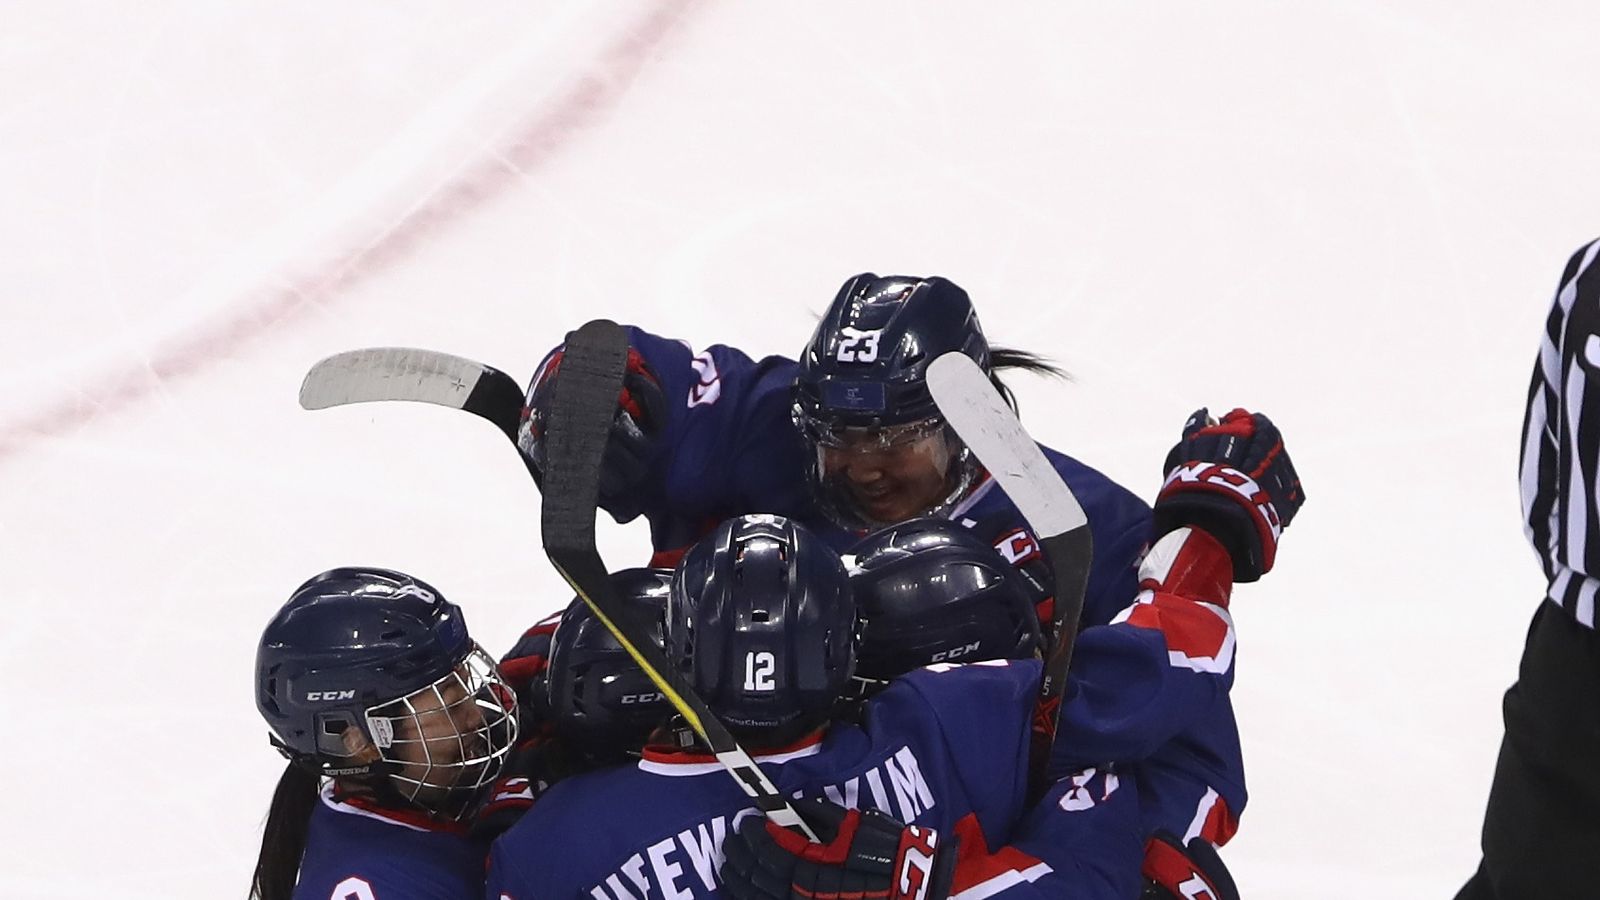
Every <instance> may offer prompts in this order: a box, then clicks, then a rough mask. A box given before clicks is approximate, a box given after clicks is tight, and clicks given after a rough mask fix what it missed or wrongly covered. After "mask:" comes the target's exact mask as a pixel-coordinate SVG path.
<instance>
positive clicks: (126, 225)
mask: <svg viewBox="0 0 1600 900" xmlns="http://www.w3.org/2000/svg"><path fill="white" fill-rule="evenodd" d="M1595 24H1596V14H1595V12H1594V8H1593V5H1592V4H1591V3H1586V2H1549V3H1542V4H1521V5H1518V6H1517V8H1515V10H1513V8H1512V7H1511V6H1509V5H1506V4H1493V3H1486V2H1446V0H1426V2H1424V0H1417V2H1407V3H1376V2H1351V3H1340V4H1321V5H1313V4H1279V3H1268V2H1258V3H1242V2H1218V3H1209V4H1198V5H1187V4H1185V5H1180V4H1175V3H1166V4H1103V3H1095V4H1090V3H1079V2H1073V3H1050V4H1046V3H1043V2H1036V3H1031V4H1021V3H1017V4H1010V5H1005V6H1002V5H1001V4H993V3H982V4H980V3H953V2H925V0H924V2H909V0H906V2H882V3H859V2H845V0H826V2H808V3H790V4H778V3H737V2H732V0H683V2H677V3H658V4H651V3H647V2H645V0H639V2H637V3H620V2H618V3H588V4H576V3H575V4H571V5H562V4H553V3H523V4H510V3H485V4H445V3H422V2H398V3H396V2H381V3H380V2H373V0H347V2H340V3H336V4H327V3H311V2H307V0H292V2H263V0H241V2H233V3H226V4H224V3H214V4H213V3H201V2H195V0H191V2H179V0H147V2H143V3H139V4H109V3H90V2H83V0H76V2H61V3H47V2H44V0H24V2H20V3H13V4H7V5H4V6H0V83H3V84H4V85H5V89H4V90H3V91H0V134H3V135H4V136H3V138H0V247H3V248H4V254H3V258H0V271H3V273H4V285H5V287H4V295H5V300H4V301H3V303H4V306H3V310H4V319H3V322H4V326H3V328H0V373H3V374H0V377H3V379H4V384H5V387H6V389H5V390H4V391H0V598H3V603H4V608H5V610H6V616H5V622H6V626H5V627H4V628H0V683H4V684H5V685H6V686H7V696H8V698H9V699H8V700H7V702H6V703H5V706H4V709H5V715H4V716H3V717H0V747H3V748H4V750H3V751H0V753H3V760H4V765H3V767H0V768H3V771H4V772H5V773H6V775H7V780H6V787H5V791H4V793H5V797H6V803H5V811H6V812H5V816H4V817H3V820H0V847H4V848H5V850H4V854H3V855H4V857H5V859H6V863H5V864H4V865H3V866H0V896H5V897H8V898H11V897H105V896H119V897H141V898H142V897H151V898H154V897H162V898H170V897H196V898H215V897H227V896H243V893H244V889H245V886H246V882H247V879H248V875H249V870H250V866H251V864H252V862H253V860H254V855H255V850H256V843H257V840H258V827H259V823H260V820H261V817H262V814H263V813H264V812H265V809H266V806H267V800H268V797H269V795H270V793H271V788H272V785H273V783H274V780H275V779H276V777H277V774H278V772H279V770H280V765H279V762H278V759H277V757H276V756H275V755H274V754H273V753H272V752H271V751H270V750H269V749H268V748H267V746H266V743H265V739H264V728H263V726H262V724H261V723H260V721H259V720H258V718H257V715H256V712H255V710H254V708H253V705H252V701H251V689H250V684H251V663H252V656H253V645H254V641H255V638H256V636H257V635H258V633H259V629H260V627H261V625H262V624H263V623H264V622H265V620H266V617H267V616H268V615H269V614H270V613H271V612H272V610H273V609H274V608H276V606H277V605H278V604H279V603H280V602H281V601H282V600H283V599H284V597H286V596H287V593H288V591H289V590H290V589H291V588H293V586H294V585H296V584H297V583H299V582H300V581H301V580H302V579H303V578H305V577H307V576H309V575H311V574H313V573H315V572H317V571H320V570H322V569H325V568H327V567H330V566H333V565H338V564H347V563H366V564H379V565H392V566H396V567H400V568H404V569H407V570H409V571H413V572H415V573H416V574H418V575H420V576H422V577H424V578H427V579H429V580H431V581H432V582H434V583H435V584H436V585H438V586H439V587H441V588H442V589H444V590H445V592H446V593H447V594H448V595H449V596H450V597H452V598H453V599H455V600H456V601H457V602H459V603H461V604H462V605H464V606H465V607H466V608H467V610H468V614H469V618H470V621H471V623H472V626H473V629H474V631H475V632H477V633H478V634H479V635H480V637H481V638H482V639H483V640H484V641H485V642H486V643H487V644H489V645H490V646H491V647H494V648H503V647H505V646H507V645H508V643H509V642H510V641H511V640H512V639H513V638H514V636H515V635H516V634H517V633H518V631H519V630H520V628H521V627H522V626H524V625H526V624H528V623H530V622H531V621H532V620H533V619H534V618H535V617H537V616H539V615H540V614H542V613H544V612H546V611H549V610H552V609H555V608H557V607H558V606H559V605H560V604H562V603H564V602H565V600H566V597H567V592H566V591H565V590H564V589H563V588H562V587H561V586H560V584H559V580H558V578H557V577H556V576H555V574H554V573H553V571H552V570H551V569H550V568H549V567H548V566H547V565H546V564H545V563H544V561H543V559H542V557H541V554H540V553H539V550H538V546H539V535H538V526H537V516H536V503H537V495H536V493H535V491H534V489H533V486H532V485H531V484H529V483H528V480H527V478H526V476H525V475H524V474H523V471H522V468H521V466H520V465H519V464H518V462H517V461H516V459H515V458H514V457H513V456H511V455H510V451H509V450H508V448H507V447H506V446H504V443H503V439H502V438H501V437H500V436H499V435H498V434H496V433H495V432H494V430H493V429H492V428H490V427H489V426H487V425H485V424H483V423H480V422H475V421H473V420H471V419H470V418H466V417H463V416H461V415H460V414H459V413H452V412H450V411H447V410H440V409H433V408H423V407H411V406H407V405H398V404H389V405H381V406H378V405H369V406H363V407H356V408H348V409H339V410H331V411H325V412H319V413H307V412H303V411H301V410H300V409H298V408H297V406H296V405H295V391H296V388H297V387H298V385H299V380H300V376H301V374H302V373H303V372H304V370H305V369H306V367H307V366H308V365H309V364H310V363H311V362H313V361H314V360H316V359H317V358H319V357H321V356H323V355H326V354H328V353H332V352H335V351H338V350H344V349H348V348H351V347H357V346H372V345H384V344H400V345H420V346H429V347H436V348H438V349H442V350H448V351H451V352H454V353H458V354H462V355H466V356H471V357H476V358H479V359H483V360H486V361H489V362H491V363H493V364H495V365H498V366H500V367H502V368H505V369H507V370H510V371H513V372H515V373H517V374H518V375H519V377H520V376H522V375H525V374H526V373H527V372H528V371H529V370H530V369H531V368H532V366H533V365H534V364H535V362H536V361H537V359H538V357H539V355H540V354H541V353H542V352H543V351H544V349H545V348H546V347H548V346H549V345H550V344H552V343H553V342H554V341H556V340H558V339H559V338H560V336H561V334H562V333H563V332H564V331H565V330H566V329H567V328H569V327H572V326H574V325H576V324H578V323H580V322H582V321H583V320H585V319H587V318H591V317H593V316H594V315H596V314H605V315H608V316H610V317H613V318H616V319H619V320H622V321H629V322H636V323H638V324H641V325H644V326H647V327H649V328H652V329H654V330H657V331H660V332H664V333H667V334H671V335H676V336H681V337H685V338H688V339H690V340H691V341H693V342H695V343H696V344H697V345H705V344H708V343H712V342H719V341H720V342H728V343H732V344H736V345H739V346H742V347H744V348H746V349H748V350H749V351H751V352H752V353H757V354H762V353H779V352H782V353H790V354H792V353H793V352H794V351H795V350H796V349H797V348H798V347H799V346H800V345H801V344H802V343H803V341H804V340H805V338H806V336H807V335H808V334H809V332H810V329H811V322H812V318H811V317H812V316H813V315H814V314H815V313H816V312H818V311H819V310H821V309H822V307H823V306H824V305H825V304H826V303H827V301H828V300H829V299H830V298H831V296H832V293H833V291H834V290H835V289H836V287H837V286H838V284H839V282H840V281H841V280H843V278H845V277H846V276H848V275H850V274H853V273H855V272H858V271H862V270H865V269H872V270H875V271H878V272H909V273H941V274H945V275H948V276H950V277H951V278H953V279H955V280H956V281H957V282H958V283H960V284H962V285H963V286H965V287H966V288H967V289H968V290H969V291H970V292H971V293H972V295H973V296H974V298H976V300H977V302H978V303H979V306H980V310H981V312H982V315H983V318H984V322H985V325H986V327H987V328H988V331H989V333H990V336H991V337H992V338H993V339H995V340H997V341H1000V342H1004V343H1009V344H1012V345H1016V346H1022V347H1026V348H1030V349H1033V350H1038V351H1043V352H1046V353H1048V354H1050V355H1052V356H1053V357H1055V358H1056V359H1057V360H1059V361H1061V362H1062V363H1064V364H1065V365H1066V366H1067V367H1068V368H1069V369H1071V371H1072V372H1073V373H1074V375H1075V376H1076V380H1075V382H1074V383H1073V384H1070V385H1061V384H1054V383H1046V382H1035V381H1026V382H1024V383H1022V384H1021V385H1020V389H1021V390H1020V393H1021V399H1022V403H1023V409H1024V413H1025V421H1026V423H1027V424H1028V426H1029V428H1030V429H1032V430H1033V431H1034V433H1035V434H1036V435H1038V436H1039V437H1040V438H1041V439H1043V440H1045V441H1047V442H1048V443H1051V444H1054V445H1055V446H1058V447H1061V448H1063V449H1065V450H1067V451H1069V452H1072V453H1074V454H1076V455H1078V456H1079V457H1081V458H1082V459H1084V460H1086V461H1088V462H1089V463H1091V464H1094V465H1097V466H1099V467H1100V468H1102V469H1103V470H1104V471H1106V472H1107V473H1108V474H1110V475H1112V476H1113V477H1115V478H1116V479H1118V480H1120V481H1121V482H1123V483H1124V484H1127V485H1129V486H1131V487H1133V488H1134V489H1135V490H1138V491H1141V492H1144V493H1146V494H1148V493H1150V492H1152V491H1153V490H1154V488H1155V487H1156V485H1157V483H1158V482H1157V476H1158V467H1159V463H1160V460H1161V458H1162V455H1163V453H1164V452H1165V450H1166V448H1167V447H1168V446H1169V444H1170V443H1171V441H1172V439H1173V438H1174V436H1175V434H1176V431H1177V429H1178V426H1179V425H1180V423H1181V422H1182V421H1183V419H1184V417H1185V415H1186V414H1187V413H1188V412H1189V411H1190V410H1192V409H1193V408H1194V407H1196V406H1199V405H1202V404H1210V405H1211V406H1212V407H1213V408H1227V407H1229V406H1232V405H1249V406H1253V407H1257V408H1260V409H1263V410H1266V411H1268V412H1269V413H1270V414H1271V415H1272V416H1273V417H1274V418H1275V419H1276V420H1277V421H1278V422H1279V423H1280V424H1281V425H1282V427H1283V428H1284V431H1285V433H1286V434H1287V436H1288V439H1289V441H1290V446H1291V448H1292V451H1293V453H1294V456H1295V459H1296V461H1297V463H1298V464H1299V468H1300V471H1301V473H1302V475H1303V476H1304V479H1305V483H1306V486H1307V491H1308V494H1309V497H1310V500H1309V503H1308V504H1307V506H1306V508H1305V510H1304V512H1303V517H1302V518H1301V519H1299V520H1298V521H1297V522H1296V523H1295V525H1294V527H1293V529H1292V530H1291V531H1290V532H1289V534H1288V535H1287V537H1286V538H1285V541H1284V546H1283V549H1282V553H1281V555H1280V562H1279V569H1278V570H1277V571H1275V572H1274V573H1273V574H1272V575H1271V576H1269V577H1268V578H1267V579H1266V580H1265V581H1263V582H1262V583H1261V584H1259V585H1255V586H1250V587H1246V588H1242V589H1241V590H1239V591H1238V593H1237V596H1236V602H1235V605H1234V611H1235V617H1236V620H1237V623H1238V627H1239V631H1240V649H1239V658H1238V684H1237V687H1236V688H1235V692H1234V699H1235V702H1236V705H1237V709H1238V716H1239V723H1240V730H1241V732H1242V735H1243V740H1244V746H1245V753H1246V757H1247V764H1248V768H1249V774H1250V787H1251V795H1252V802H1251V804H1250V807H1249V809H1248V811H1247V812H1246V814H1245V816H1244V821H1243V827H1242V830H1241V832H1240V834H1239V836H1238V838H1237V839H1236V840H1235V841H1234V842H1233V843H1232V844H1231V845H1230V846H1229V847H1228V848H1227V857H1228V859H1229V860H1230V862H1231V865H1232V866H1233V868H1234V871H1235V873H1236V874H1237V876H1238V880H1239V882H1240V885H1241V887H1242V888H1243V890H1244V893H1245V895H1246V896H1247V897H1271V898H1335V897H1347V896H1352V895H1360V896H1368V897H1383V898H1388V897H1395V898H1400V897H1419V896H1435V897H1448V896H1450V895H1451V894H1452V893H1453V891H1454V889H1455V888H1456V886H1457V885H1458V884H1459V883H1460V882H1461V881H1462V880H1463V879H1464V878H1465V877H1466V876H1467V875H1468V874H1469V873H1470V871H1471V870H1472V868H1473V867H1474V866H1475V864H1476V860H1477V850H1476V847H1477V832H1478V826H1479V821H1480V818H1481V812H1482V804H1483V800H1484V797H1485V794H1486V791H1487V787H1488V782H1489V775H1490V772H1491V770H1492V766H1493V760H1494V755H1495V752H1496V748H1497V744H1498V741H1499V729H1500V726H1499V719H1498V703H1499V697H1500V694H1501V691H1502V690H1503V689H1504V688H1505V687H1506V686H1507V685H1508V684H1509V683H1510V682H1511V681H1512V679H1513V677H1514V673H1515V666H1516V661H1517V658H1518V656H1519V654H1520V650H1521V645H1522V638H1523V633H1524V629H1525V627H1526V623H1527V621H1528V619H1529V617H1530V616H1531V614H1532V612H1533V610H1534V608H1535V605H1536V603H1537V601H1538V598H1539V595H1540V589H1541V587H1542V585H1541V583H1540V578H1539V575H1538V569H1537V566H1536V564H1535V560H1534V557H1533V554H1532V553H1531V551H1530V550H1529V549H1528V548H1527V547H1526V545H1525V543H1524V542H1523V539H1522V536H1521V533H1520V521H1519V513H1518V507H1517V487H1516V458H1517V444H1518V427H1519V424H1520V419H1521V415H1522V404H1523V394H1524V390H1525V386H1526V380H1527V376H1528V373H1529V371H1530V369H1531V365H1532V360H1533V356H1534V351H1535V347H1536V345H1537V340H1538V336H1539V329H1540V325H1541V323H1542V320H1543V317H1544V315H1545V312H1546V308H1547V304H1548V302H1549V294H1550V291H1551V289H1552V288H1553V286H1554V284H1555V280H1556V277H1557V275H1558V274H1559V271H1560V267H1561V265H1562V263H1563V261H1564V260H1565V258H1566V255H1567V254H1568V253H1569V252H1570V251H1571V250H1572V249H1573V248H1575V247H1576V246H1578V245H1579V244H1580V243H1582V242H1583V241H1585V240H1587V239H1589V238H1590V237H1592V236H1594V235H1595V234H1596V233H1600V211H1597V210H1600V202H1597V201H1600V180H1597V176H1596V174H1595V173H1596V172H1597V171H1600V168H1597V166H1596V162H1597V156H1596V155H1597V152H1600V150H1597V148H1600V116H1596V115H1594V113H1593V110H1592V109H1591V108H1590V107H1591V105H1592V98H1593V97H1594V96H1595V93H1596V92H1595V87H1596V86H1597V85H1596V75H1595V67H1594V54H1593V41H1592V34H1593V26H1594V25H1595ZM606 541H607V543H606V544H605V547H604V549H605V551H606V553H607V556H608V559H609V560H610V561H611V562H612V563H613V564H616V565H621V564H627V563H635V562H638V561H640V560H641V559H642V558H643V554H644V553H645V550H646V538H645V535H644V534H643V533H642V532H641V530H640V529H638V528H630V529H611V530H609V531H607V532H606Z"/></svg>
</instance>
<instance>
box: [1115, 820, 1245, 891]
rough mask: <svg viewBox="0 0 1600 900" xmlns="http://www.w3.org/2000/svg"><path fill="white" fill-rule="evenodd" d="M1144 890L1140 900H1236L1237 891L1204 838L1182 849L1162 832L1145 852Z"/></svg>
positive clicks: (1172, 837) (1225, 867)
mask: <svg viewBox="0 0 1600 900" xmlns="http://www.w3.org/2000/svg"><path fill="white" fill-rule="evenodd" d="M1141 871H1142V873H1143V875H1144V879H1145V881H1144V890H1143V892H1142V893H1140V895H1139V900H1239V888H1238V887H1236V886H1235V885H1234V883H1233V876H1232V875H1231V874H1229V872H1228V867H1227V866H1225V865H1223V864H1222V857H1220V856H1218V855H1217V848H1216V847H1213V846H1211V844H1210V843H1209V842H1208V841H1206V840H1205V839H1204V838H1198V837H1197V838H1193V839H1192V840H1190V841H1189V843H1188V845H1187V846H1185V845H1184V844H1183V842H1182V841H1180V840H1178V838H1177V837H1175V836H1173V835H1171V834H1168V833H1167V832H1165V831H1158V832H1156V834H1155V836H1154V837H1152V838H1150V842H1149V843H1148V844H1146V845H1145V848H1144V865H1143V867H1142V869H1141Z"/></svg>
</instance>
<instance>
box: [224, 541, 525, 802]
mask: <svg viewBox="0 0 1600 900" xmlns="http://www.w3.org/2000/svg"><path fill="white" fill-rule="evenodd" d="M256 707H257V708H258V709H259V710H260V711H261V715H262V717H263V718H265V719H266V721H267V725H268V727H269V728H271V730H272V734H271V739H272V743H273V745H274V746H275V747H277V748H278V750H279V752H280V753H282V754H283V755H284V756H285V757H287V758H288V759H290V760H291V761H293V762H295V763H296V764H298V765H301V766H304V767H306V768H308V769H311V770H312V771H315V772H317V773H319V774H323V775H337V776H352V777H354V776H363V775H375V776H385V777H384V778H382V779H378V780H377V781H376V782H375V783H376V784H379V785H382V786H383V787H384V788H385V792H386V793H388V794H389V795H390V796H398V797H399V798H400V799H402V800H406V801H409V802H412V803H415V804H416V805H418V806H421V807H423V808H425V809H427V810H429V811H430V812H433V813H436V814H439V815H442V816H446V817H459V816H461V815H463V814H464V813H465V811H466V809H467V807H468V806H469V804H470V803H471V801H472V799H473V798H474V796H475V795H476V792H477V790H478V788H480V787H481V786H482V785H484V784H486V783H488V782H489V781H490V780H491V779H493V778H494V777H495V775H497V774H498V772H499V769H500V766H501V764H502V762H503V760H504V757H505V755H506V753H508V752H509V751H510V749H511V747H512V745H513V744H514V743H515V741H516V735H517V719H516V707H515V701H514V699H513V698H512V694H511V691H510V690H509V689H508V688H507V687H506V686H505V684H504V682H502V681H501V680H500V677H499V673H498V670H497V669H496V668H495V665H494V661H493V660H492V659H490V658H489V656H488V655H487V654H486V653H484V652H483V649H482V648H481V647H479V646H478V645H477V644H476V643H474V642H473V640H472V638H471V637H470V636H468V634H467V627H466V623H465V621H463V619H462V616H461V610H460V608H459V607H457V606H456V605H455V604H453V603H451V602H449V601H448V600H446V599H445V598H444V597H443V596H442V595H441V594H440V593H439V592H438V591H437V590H435V589H434V588H433V587H432V586H431V585H429V584H427V583H426V582H423V581H420V580H418V579H416V578H412V577H411V576H409V575H405V574H403V573H400V572H396V571H392V570H389V569H375V568H340V569H333V570H330V571H327V572H324V573H322V574H321V575H317V576H316V577H314V578H312V579H311V580H309V581H307V582H306V583H305V584H302V585H301V586H300V587H299V588H297V589H296V590H295V592H294V594H293V595H292V596H291V597H290V598H289V600H288V602H287V603H285V604H284V605H283V607H282V608H281V609H280V610H278V613H277V614H276V615H275V616H273V618H272V620H271V621H270V622H268V623H267V627H266V629H265V630H264V631H263V632H262V634H261V642H260V645H259V647H258V649H257V651H256ZM352 729H353V730H354V733H348V732H350V731H351V730H352ZM358 736H359V737H358Z"/></svg>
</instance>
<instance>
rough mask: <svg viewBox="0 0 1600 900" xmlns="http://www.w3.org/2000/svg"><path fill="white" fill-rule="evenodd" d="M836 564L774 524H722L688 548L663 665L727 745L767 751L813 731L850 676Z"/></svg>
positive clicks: (813, 544) (851, 641)
mask: <svg viewBox="0 0 1600 900" xmlns="http://www.w3.org/2000/svg"><path fill="white" fill-rule="evenodd" d="M856 635H857V623H856V607H855V599H854V597H853V596H852V595H851V592H850V580H849V576H848V575H846V574H845V570H844V564H843V563H842V562H840V560H839V555H838V554H837V553H835V552H834V551H833V548H831V547H829V546H828V545H827V544H826V543H824V542H823V541H822V540H821V539H820V538H818V537H817V536H815V535H813V534H812V533H811V532H809V531H807V530H806V529H804V528H802V527H801V526H799V525H797V524H795V523H794V522H792V521H790V520H789V519H786V518H783V517H781V516H769V515H747V516H740V517H739V518H736V519H729V520H728V521H726V522H723V523H722V524H721V525H719V526H717V529H716V531H714V532H712V533H711V534H710V535H708V536H707V537H705V538H703V539H702V540H701V541H700V542H699V543H697V544H695V545H694V546H693V547H691V548H690V550H689V552H688V554H687V555H685V556H684V558H683V562H682V563H681V564H680V565H679V566H678V569H677V571H676V573H674V575H673V579H672V593H671V596H670V597H669V598H668V601H667V617H666V648H667V656H668V657H669V658H670V659H671V660H672V661H673V663H674V664H676V665H677V666H678V667H679V669H680V671H682V672H683V674H684V676H685V677H686V678H687V679H688V681H689V683H690V685H691V686H692V687H693V688H694V690H695V692H696V693H697V694H699V695H700V696H701V697H702V698H704V700H705V701H706V703H707V705H709V706H710V707H711V711H712V712H713V713H715V714H716V716H717V718H718V719H720V720H721V721H723V722H724V723H725V724H726V725H727V726H728V728H729V730H730V731H732V732H733V733H734V734H735V735H743V736H746V737H747V738H749V739H751V740H756V741H760V742H761V743H763V744H765V745H767V746H772V745H774V744H777V743H782V742H784V741H787V740H791V739H793V738H795V737H798V736H799V735H800V734H802V733H804V732H805V731H806V730H808V729H810V728H813V727H815V726H816V725H817V724H818V723H820V722H821V720H822V719H823V718H824V717H825V716H826V714H827V712H828V711H829V710H830V709H831V708H832V707H833V705H834V704H835V702H836V701H837V700H838V698H839V697H840V696H842V695H843V694H844V692H845V690H846V688H848V687H849V685H850V678H851V675H852V673H853V672H854V670H855V644H856Z"/></svg>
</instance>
